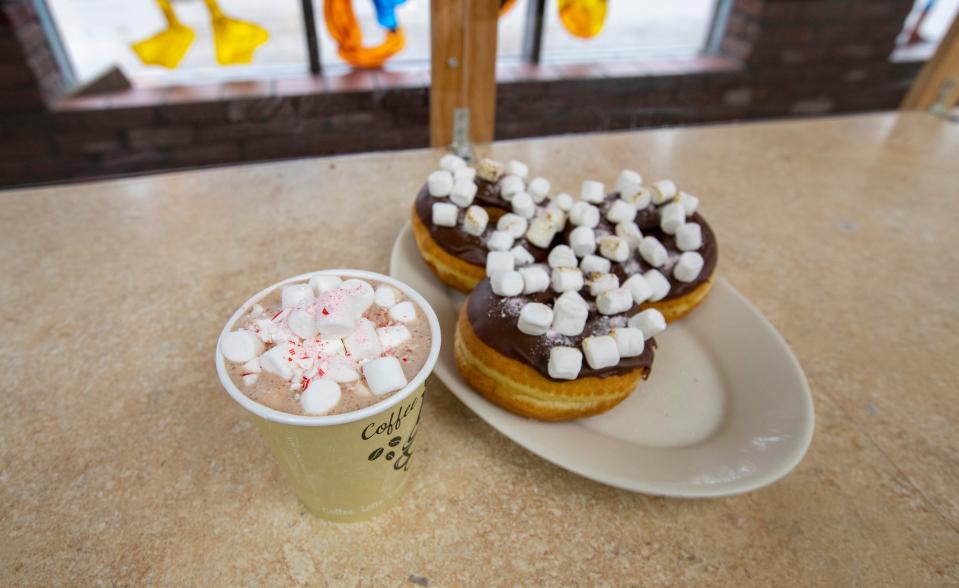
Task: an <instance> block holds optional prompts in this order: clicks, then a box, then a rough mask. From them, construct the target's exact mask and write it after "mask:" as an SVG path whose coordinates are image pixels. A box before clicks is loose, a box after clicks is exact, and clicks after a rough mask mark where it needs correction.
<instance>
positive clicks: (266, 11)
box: [47, 0, 308, 85]
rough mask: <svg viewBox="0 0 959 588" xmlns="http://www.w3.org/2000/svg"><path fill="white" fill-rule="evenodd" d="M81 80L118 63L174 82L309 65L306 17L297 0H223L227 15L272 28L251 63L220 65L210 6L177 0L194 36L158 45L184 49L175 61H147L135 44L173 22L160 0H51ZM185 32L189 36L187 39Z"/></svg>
mask: <svg viewBox="0 0 959 588" xmlns="http://www.w3.org/2000/svg"><path fill="white" fill-rule="evenodd" d="M47 3H48V5H49V7H50V11H51V13H52V15H53V17H54V20H55V22H56V24H57V28H58V29H59V31H60V35H61V38H62V41H63V44H64V46H65V48H66V51H67V54H68V55H69V57H70V60H71V62H72V63H73V66H74V69H75V70H76V73H77V78H78V81H79V82H81V83H82V82H86V81H89V80H91V79H92V78H94V77H95V76H96V75H97V74H99V73H101V72H102V71H104V70H105V69H107V68H109V67H110V66H112V65H118V66H119V67H120V68H121V69H122V70H123V72H124V73H125V74H126V75H127V76H129V77H130V78H131V79H132V80H133V81H134V82H135V83H138V84H144V85H167V84H180V83H204V82H209V81H217V80H223V79H249V78H258V77H264V76H268V75H274V74H283V73H293V72H296V73H300V72H304V71H306V70H307V63H308V60H307V56H306V41H305V37H304V33H303V17H302V12H301V8H300V2H299V1H298V0H277V1H275V2H263V1H262V0H220V2H219V8H220V9H221V10H222V11H223V14H224V15H225V16H227V17H231V18H235V19H240V20H243V21H248V22H251V23H253V24H255V25H258V26H259V27H262V28H263V29H265V30H266V31H267V32H268V33H269V40H267V41H266V42H265V43H263V44H262V45H259V46H258V47H256V49H255V50H254V51H253V58H252V62H251V63H249V64H240V65H229V66H221V65H219V64H218V63H217V59H216V51H215V48H214V43H213V29H212V25H211V16H210V11H209V10H208V9H207V7H206V5H205V4H204V1H203V0H175V1H174V2H172V3H171V6H172V9H173V13H174V14H175V16H176V18H177V19H179V21H180V22H182V24H183V25H185V26H186V27H188V28H189V29H190V30H192V31H193V33H194V35H195V38H194V39H193V42H192V43H189V39H188V36H189V33H187V34H186V37H174V36H168V37H167V38H165V39H163V40H160V41H159V42H157V43H156V44H155V45H154V48H156V49H157V50H158V51H160V52H162V53H163V54H164V55H171V56H173V57H171V59H175V56H176V55H178V54H180V53H182V52H178V51H177V50H176V46H177V43H178V40H183V45H181V47H185V48H186V52H185V53H183V54H182V55H183V56H182V60H181V61H180V62H179V64H178V65H177V67H176V68H174V69H167V68H164V67H161V66H158V65H146V64H144V63H143V62H142V61H141V60H140V58H139V57H138V56H137V54H136V53H135V52H134V51H133V50H132V48H131V45H132V44H134V43H136V42H138V41H143V40H145V39H148V38H150V37H151V36H153V35H155V34H157V33H160V32H162V31H164V30H166V29H167V21H166V20H165V19H164V16H163V12H162V11H161V9H160V7H159V4H158V3H157V2H155V1H154V0H83V1H81V0H47ZM184 39H185V40H184Z"/></svg>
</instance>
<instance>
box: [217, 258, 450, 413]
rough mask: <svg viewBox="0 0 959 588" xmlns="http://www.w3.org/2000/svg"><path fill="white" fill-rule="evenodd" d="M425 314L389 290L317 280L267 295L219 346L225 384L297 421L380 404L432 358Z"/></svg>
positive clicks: (319, 276)
mask: <svg viewBox="0 0 959 588" xmlns="http://www.w3.org/2000/svg"><path fill="white" fill-rule="evenodd" d="M430 341H431V336H430V327H429V324H428V322H427V320H426V316H425V315H424V313H423V311H422V310H421V309H420V308H419V307H418V306H417V305H416V303H414V302H413V301H412V300H409V299H408V298H407V297H406V296H404V294H403V293H402V292H401V291H400V290H398V289H396V288H393V287H392V286H390V285H388V284H384V283H379V282H376V281H374V280H361V279H356V278H349V279H343V278H341V277H339V276H336V275H332V274H328V273H324V272H320V273H316V274H313V275H312V277H311V278H310V279H309V281H303V282H301V283H293V284H286V285H284V286H283V287H282V288H278V289H275V290H273V291H272V292H270V293H268V294H267V295H266V296H265V297H263V298H262V299H261V300H259V301H258V302H257V303H256V304H254V305H253V306H252V307H251V308H250V310H249V312H248V313H247V314H246V315H245V316H243V317H242V318H240V319H239V320H238V321H237V322H236V325H235V329H234V330H233V331H231V332H229V333H226V334H224V335H223V336H222V337H221V339H220V351H221V352H222V353H223V356H224V358H225V359H226V360H227V372H228V374H229V376H230V379H231V380H232V381H233V383H234V384H235V385H236V387H237V388H238V389H240V390H241V391H242V392H243V393H244V394H245V395H246V396H248V397H249V398H250V399H252V400H254V401H256V402H258V403H260V404H263V405H266V406H268V407H270V408H273V409H276V410H279V411H282V412H286V413H290V414H296V415H333V414H341V413H345V412H350V411H354V410H359V409H361V408H365V407H367V406H370V405H372V404H375V403H377V402H380V401H382V400H384V399H386V398H388V397H390V396H392V395H393V394H394V393H396V392H397V391H398V390H401V389H402V388H403V387H404V386H406V384H407V383H408V382H409V381H410V380H412V379H413V377H414V376H416V374H417V373H419V371H420V370H421V369H422V368H423V365H424V364H425V363H426V360H427V357H428V355H429V353H430Z"/></svg>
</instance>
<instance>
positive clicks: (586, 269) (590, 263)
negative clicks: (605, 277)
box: [579, 253, 612, 274]
mask: <svg viewBox="0 0 959 588" xmlns="http://www.w3.org/2000/svg"><path fill="white" fill-rule="evenodd" d="M611 266H612V264H611V263H610V261H609V260H608V259H606V258H605V257H600V256H598V255H593V254H592V253H590V254H588V255H586V256H585V257H583V261H581V262H580V263H579V269H581V270H583V273H584V274H606V273H609V268H610V267H611Z"/></svg>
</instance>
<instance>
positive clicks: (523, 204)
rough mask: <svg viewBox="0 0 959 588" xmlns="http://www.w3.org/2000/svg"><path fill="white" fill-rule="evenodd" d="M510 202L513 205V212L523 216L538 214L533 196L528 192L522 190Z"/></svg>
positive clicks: (531, 216)
mask: <svg viewBox="0 0 959 588" xmlns="http://www.w3.org/2000/svg"><path fill="white" fill-rule="evenodd" d="M510 204H511V205H512V207H513V213H515V214H518V215H519V216H521V217H523V218H533V215H535V214H536V204H534V203H533V198H532V197H531V196H530V195H529V194H527V193H526V192H520V193H519V194H516V195H515V196H513V199H512V200H511V201H510Z"/></svg>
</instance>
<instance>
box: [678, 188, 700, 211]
mask: <svg viewBox="0 0 959 588" xmlns="http://www.w3.org/2000/svg"><path fill="white" fill-rule="evenodd" d="M674 202H677V203H679V204H680V206H682V207H683V210H684V211H686V216H692V215H693V214H694V213H695V212H696V209H697V208H699V198H696V197H695V196H693V195H692V194H688V193H686V192H683V191H682V190H680V192H679V196H677V197H676V200H675V201H674Z"/></svg>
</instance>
